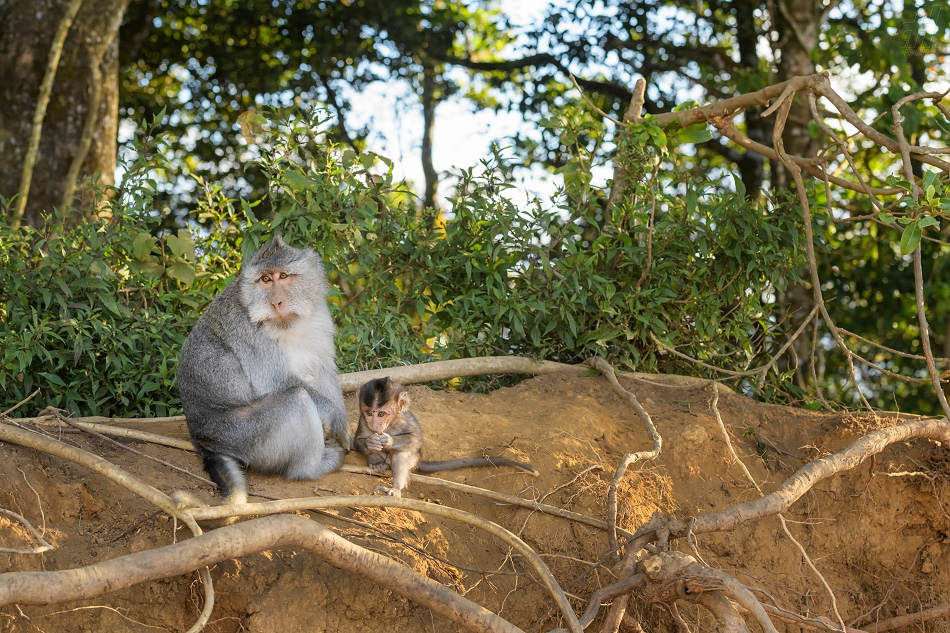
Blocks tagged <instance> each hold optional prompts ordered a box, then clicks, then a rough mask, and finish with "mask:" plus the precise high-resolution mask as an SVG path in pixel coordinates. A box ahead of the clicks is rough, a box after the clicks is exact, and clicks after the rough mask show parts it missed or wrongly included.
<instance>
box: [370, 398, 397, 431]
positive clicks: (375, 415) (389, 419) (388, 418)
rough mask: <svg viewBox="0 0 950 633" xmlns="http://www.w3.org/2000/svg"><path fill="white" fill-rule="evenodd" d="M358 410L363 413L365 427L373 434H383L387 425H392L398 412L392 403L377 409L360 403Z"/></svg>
mask: <svg viewBox="0 0 950 633" xmlns="http://www.w3.org/2000/svg"><path fill="white" fill-rule="evenodd" d="M360 410H361V411H362V412H363V418H364V419H365V420H366V425H367V426H368V427H369V430H370V431H372V432H373V433H385V432H386V429H388V428H389V425H390V424H392V423H393V420H395V419H396V416H397V415H398V414H399V411H398V410H397V408H396V405H395V404H394V403H388V402H387V403H384V404H381V405H379V406H378V407H373V406H369V405H366V404H364V403H362V402H361V403H360Z"/></svg>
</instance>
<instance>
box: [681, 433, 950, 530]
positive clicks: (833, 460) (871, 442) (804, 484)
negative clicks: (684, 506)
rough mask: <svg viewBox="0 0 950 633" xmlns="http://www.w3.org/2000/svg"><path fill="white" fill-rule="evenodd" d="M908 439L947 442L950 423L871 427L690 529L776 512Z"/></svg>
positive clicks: (726, 526) (728, 525)
mask: <svg viewBox="0 0 950 633" xmlns="http://www.w3.org/2000/svg"><path fill="white" fill-rule="evenodd" d="M911 439H924V440H932V441H937V442H950V423H948V422H947V419H946V418H938V419H930V420H911V421H910V422H904V423H903V424H898V425H896V426H890V427H887V428H883V429H877V430H875V431H871V432H870V433H868V434H867V435H865V436H864V437H862V438H860V439H858V440H856V441H855V442H853V443H852V444H851V445H850V446H848V447H847V448H846V449H844V450H843V451H841V452H840V453H835V454H833V455H828V456H827V457H822V458H820V459H816V460H815V461H813V462H811V463H809V464H806V465H805V466H803V467H802V468H800V469H799V470H798V471H797V472H795V474H794V475H792V476H791V477H789V478H788V479H787V480H786V481H785V483H783V484H782V485H781V486H779V488H778V489H777V490H775V491H774V492H772V493H771V494H768V495H765V496H764V497H761V498H759V499H756V500H755V501H748V502H746V503H740V504H738V505H735V506H733V507H731V508H727V509H725V510H721V511H719V512H714V513H713V514H707V515H704V516H700V517H696V519H695V522H694V523H693V525H692V531H693V532H695V533H696V534H704V533H708V532H720V531H728V530H734V529H736V528H737V527H739V526H740V525H742V524H743V523H745V522H746V521H752V520H755V519H760V518H762V517H766V516H771V515H773V514H778V513H779V512H782V511H783V510H785V509H786V508H788V507H789V506H791V505H792V504H793V503H795V502H796V501H797V500H798V499H800V498H801V496H802V495H804V494H805V493H806V492H808V491H809V490H810V489H811V488H812V486H814V485H815V484H816V483H818V482H819V481H821V480H822V479H826V478H828V477H830V476H832V475H835V474H837V473H839V472H842V471H846V470H850V469H852V468H854V467H855V466H858V465H859V464H860V463H861V462H863V461H864V460H866V459H867V458H869V457H872V456H874V455H877V454H878V453H880V452H881V451H883V450H884V449H885V448H887V447H888V446H890V445H891V444H894V443H895V442H904V441H907V440H911ZM684 532H685V530H684Z"/></svg>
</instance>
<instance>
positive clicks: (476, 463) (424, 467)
mask: <svg viewBox="0 0 950 633" xmlns="http://www.w3.org/2000/svg"><path fill="white" fill-rule="evenodd" d="M481 466H493V467H495V468H497V467H499V466H513V467H514V468H517V469H519V470H523V471H524V472H526V473H528V474H529V475H532V476H534V477H537V476H538V474H539V473H538V471H536V470H535V469H534V467H533V466H531V464H526V463H524V462H519V461H517V460H514V459H508V458H507V457H465V458H462V459H447V460H445V461H441V462H419V463H418V464H416V467H415V469H414V470H415V471H416V472H420V473H439V472H444V471H447V470H459V469H460V468H478V467H481Z"/></svg>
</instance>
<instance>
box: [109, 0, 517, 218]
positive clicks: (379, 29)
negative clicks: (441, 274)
mask: <svg viewBox="0 0 950 633" xmlns="http://www.w3.org/2000/svg"><path fill="white" fill-rule="evenodd" d="M469 4H470V3H466V2H432V1H428V0H426V1H419V0H395V1H391V0H361V1H359V2H322V1H313V0H304V1H300V0H294V1H290V0H288V1H283V2H280V3H279V4H278V9H280V10H275V8H274V4H273V3H272V2H270V1H269V0H267V1H264V0H260V1H254V2H245V3H239V4H235V3H233V2H229V1H227V0H213V1H211V2H206V3H194V2H188V1H185V0H177V1H176V0H165V1H163V2H160V3H157V4H153V3H142V2H139V3H136V4H134V5H133V7H132V10H131V11H130V14H129V17H128V19H127V21H126V25H125V27H124V28H123V41H128V42H129V43H130V46H129V47H128V48H127V49H126V48H123V61H124V62H125V63H126V64H127V71H126V72H125V73H124V76H123V91H122V95H123V97H122V103H123V115H124V116H127V117H131V118H135V119H140V118H141V117H144V116H147V115H148V114H149V113H151V112H154V111H157V109H160V108H166V111H167V112H168V113H169V115H170V117H169V128H170V131H171V135H170V136H169V138H168V141H169V143H170V144H171V147H172V148H174V149H173V151H174V152H176V154H177V155H178V156H179V158H180V159H181V163H180V165H181V174H182V175H183V176H185V177H188V176H191V177H194V178H205V179H206V180H213V181H214V182H215V183H218V184H219V185H222V186H224V187H225V189H226V191H230V192H232V193H236V192H244V193H248V192H249V191H250V190H253V189H254V188H259V187H261V186H262V184H263V179H262V178H261V177H260V174H259V173H256V174H255V173H249V172H245V171H243V169H242V167H241V165H242V164H243V163H244V162H245V161H243V160H242V159H241V155H242V154H243V153H244V152H245V149H246V148H245V147H244V146H243V145H242V144H241V143H240V142H238V135H237V134H236V130H237V121H238V117H239V116H240V115H241V114H242V113H243V112H245V111H247V110H248V109H250V108H261V107H265V106H269V107H278V108H292V107H294V106H295V104H298V103H305V104H308V105H312V104H326V105H327V106H328V107H329V108H330V109H331V110H332V112H333V113H334V116H335V119H334V121H333V125H332V127H331V128H329V129H328V130H327V134H328V140H331V141H335V142H339V143H342V144H344V145H346V146H348V147H350V148H352V149H354V150H357V151H358V150H361V149H364V148H365V146H366V143H365V138H366V136H367V134H368V132H369V130H368V129H366V128H365V127H364V128H360V129H352V128H351V125H350V124H349V123H348V119H349V118H350V116H349V115H350V113H351V110H352V109H353V107H354V104H353V103H351V102H350V100H349V99H348V98H347V97H346V96H345V94H356V93H358V92H359V91H361V90H363V89H365V88H366V87H367V86H368V85H369V84H371V83H373V82H377V81H391V80H397V81H400V80H401V81H407V82H409V83H410V84H411V85H412V87H413V89H414V92H415V93H416V94H418V95H419V100H420V103H421V107H422V111H423V115H424V129H423V130H422V134H421V156H422V163H423V168H424V172H425V183H424V186H423V190H422V192H420V193H421V194H422V199H423V203H424V205H425V206H434V205H435V202H436V198H435V192H436V189H437V186H438V174H437V172H436V169H435V167H434V166H433V163H432V142H433V139H432V134H433V129H434V125H435V110H436V107H437V105H438V103H439V101H440V100H441V99H444V98H445V97H446V96H448V95H451V94H452V93H453V92H455V91H457V90H458V88H457V86H456V85H455V83H454V82H453V81H452V80H451V79H449V78H448V77H446V76H445V75H444V73H443V68H442V66H441V65H440V64H439V63H438V62H437V61H435V60H438V59H441V58H444V57H446V56H447V55H448V53H449V52H450V51H451V50H453V48H454V47H455V46H456V45H457V43H459V42H461V41H463V40H468V41H471V40H472V39H473V38H472V37H471V34H472V33H475V32H476V31H477V32H478V33H479V35H478V38H477V41H478V42H479V44H480V45H482V46H485V45H487V43H488V42H490V41H491V40H492V39H503V38H502V36H501V34H500V31H498V30H497V27H496V26H495V23H494V21H498V20H500V16H499V15H498V10H497V8H495V4H496V3H494V2H479V3H472V4H473V8H470V7H469ZM466 34H468V37H466ZM133 43H134V46H133V45H132V44H133ZM344 88H346V90H344ZM177 184H178V186H177V187H176V189H175V194H176V195H182V194H183V193H184V194H185V195H184V198H183V201H182V202H173V203H172V204H173V206H175V207H179V206H181V204H187V201H188V200H189V198H188V196H187V193H186V192H187V187H183V186H181V184H182V183H177Z"/></svg>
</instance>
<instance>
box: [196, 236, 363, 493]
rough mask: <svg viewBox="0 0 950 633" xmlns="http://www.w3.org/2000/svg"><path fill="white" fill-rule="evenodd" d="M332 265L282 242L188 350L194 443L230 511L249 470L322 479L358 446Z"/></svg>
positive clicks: (245, 269)
mask: <svg viewBox="0 0 950 633" xmlns="http://www.w3.org/2000/svg"><path fill="white" fill-rule="evenodd" d="M326 293H327V278H326V273H325V272H324V269H323V263H322V261H321V259H320V257H319V255H317V254H316V253H315V252H313V250H311V249H300V248H293V247H291V246H288V245H287V244H285V243H284V242H283V240H281V238H280V236H276V237H274V239H273V240H272V241H271V242H270V243H269V244H267V245H266V246H264V247H262V248H261V249H260V250H258V251H257V252H256V253H254V255H252V256H251V257H250V259H249V260H248V261H247V262H246V263H245V264H244V265H243V266H242V268H241V271H240V273H238V275H237V277H235V278H234V280H233V281H232V282H231V283H230V284H228V286H227V287H226V288H225V289H224V290H223V291H222V292H221V293H220V294H219V295H218V296H217V297H215V299H214V301H212V302H211V305H209V306H208V309H207V310H205V312H204V314H202V315H201V318H200V319H198V322H197V323H196V324H195V327H194V329H192V331H191V334H190V335H189V336H188V339H187V340H186V341H185V346H184V349H183V350H182V354H181V362H180V363H179V365H178V391H179V393H180V394H181V401H182V405H183V406H184V409H185V418H186V419H187V423H188V431H189V433H190V434H191V441H192V443H193V444H194V446H195V449H196V450H197V451H198V455H200V456H201V459H202V461H203V462H204V468H205V470H206V471H207V472H208V475H209V476H210V477H211V480H212V481H214V483H216V484H217V485H218V488H219V490H220V493H221V495H222V496H223V497H224V499H225V502H226V503H227V504H234V503H246V502H247V482H246V480H245V478H244V469H249V470H253V471H257V472H261V473H269V474H278V475H283V476H284V477H286V478H288V479H316V478H318V477H322V476H323V475H326V474H327V473H330V472H333V471H335V470H337V469H338V468H339V467H340V465H341V464H342V463H343V456H344V455H345V453H346V451H347V450H349V449H350V447H351V444H352V439H353V436H352V431H351V429H350V427H349V425H348V424H347V420H346V408H345V406H344V404H343V393H342V392H341V390H340V385H339V383H338V382H337V370H336V360H335V350H334V345H333V335H334V327H333V321H332V320H331V318H330V311H329V309H328V308H327V302H326Z"/></svg>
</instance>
